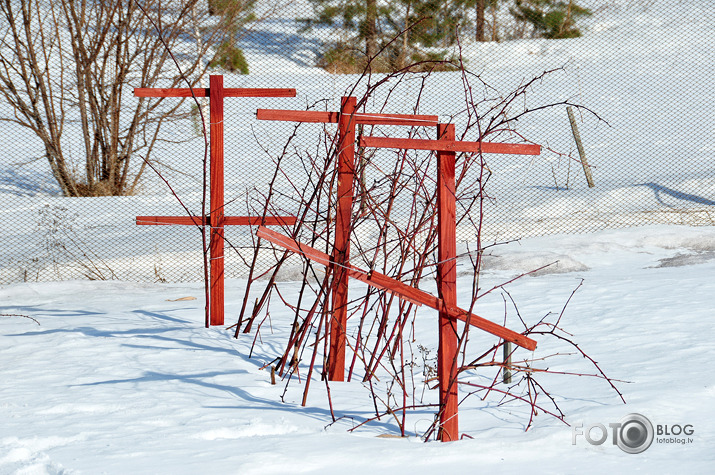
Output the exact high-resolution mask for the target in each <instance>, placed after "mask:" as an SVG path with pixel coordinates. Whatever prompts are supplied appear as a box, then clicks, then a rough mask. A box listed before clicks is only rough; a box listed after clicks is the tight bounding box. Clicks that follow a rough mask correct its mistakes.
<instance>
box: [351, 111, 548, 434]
mask: <svg viewBox="0 0 715 475" xmlns="http://www.w3.org/2000/svg"><path fill="white" fill-rule="evenodd" d="M437 135H438V137H440V139H439V140H421V139H398V138H385V137H361V139H360V146H362V147H380V148H399V149H416V150H432V151H436V152H437V169H438V172H437V226H438V230H437V238H438V243H437V246H438V248H437V249H438V250H437V260H438V264H437V289H438V293H439V299H440V301H441V302H442V303H443V305H442V306H441V307H440V308H438V309H437V310H439V347H438V349H437V376H438V379H439V403H440V428H439V432H438V438H439V439H440V440H442V441H449V440H457V439H458V438H459V424H458V419H457V408H458V407H457V406H458V403H459V400H458V397H457V352H458V350H459V337H458V333H457V326H456V324H457V318H459V317H458V316H455V315H454V314H453V313H452V312H450V309H452V308H458V307H457V261H456V260H457V237H456V230H457V222H456V209H457V207H456V195H455V191H456V190H455V157H456V153H455V152H472V153H478V152H483V153H500V154H518V155H539V153H541V147H540V146H538V145H523V144H505V143H488V142H460V141H456V140H455V132H454V124H439V125H438V126H437ZM433 308H434V307H433ZM469 323H472V321H471V319H470V320H469ZM477 326H479V325H477ZM480 328H482V329H483V330H486V331H490V330H488V329H487V328H484V327H480ZM500 328H502V327H500ZM504 330H506V329H504ZM507 331H510V330H507ZM490 333H494V334H495V335H498V334H497V333H495V332H493V331H490ZM498 336H501V337H502V338H504V339H505V340H507V341H509V340H510V338H506V337H505V336H503V335H498ZM520 336H521V337H522V338H526V337H524V336H523V335H520ZM527 340H529V341H528V344H524V342H523V340H522V342H521V343H520V342H519V341H516V340H514V339H511V341H513V342H514V343H516V344H517V345H520V346H523V347H525V348H528V349H530V350H533V349H534V348H536V342H535V341H533V340H530V339H527Z"/></svg>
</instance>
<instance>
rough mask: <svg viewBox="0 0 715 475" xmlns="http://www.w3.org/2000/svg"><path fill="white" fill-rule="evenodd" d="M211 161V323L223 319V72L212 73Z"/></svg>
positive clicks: (221, 322) (216, 323) (219, 322)
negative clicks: (220, 73)
mask: <svg viewBox="0 0 715 475" xmlns="http://www.w3.org/2000/svg"><path fill="white" fill-rule="evenodd" d="M209 91H210V93H211V95H210V98H209V116H210V121H209V123H210V124H211V125H210V142H209V145H210V164H209V175H210V176H209V179H210V183H209V192H210V197H209V200H210V206H211V212H210V213H211V214H210V220H211V234H210V236H211V240H210V241H209V251H210V256H211V263H210V277H211V278H210V281H211V282H210V286H211V302H210V309H209V313H210V315H211V325H223V322H224V260H223V256H224V252H223V246H224V230H223V221H224V181H223V178H224V172H223V98H224V90H223V76H220V75H212V76H209Z"/></svg>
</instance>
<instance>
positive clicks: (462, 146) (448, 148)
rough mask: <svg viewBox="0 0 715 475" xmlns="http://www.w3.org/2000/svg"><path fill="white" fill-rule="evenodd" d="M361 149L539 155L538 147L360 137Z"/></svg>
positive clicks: (539, 149) (512, 144)
mask: <svg viewBox="0 0 715 475" xmlns="http://www.w3.org/2000/svg"><path fill="white" fill-rule="evenodd" d="M360 146H361V147H378V148H399V149H412V150H433V151H438V152H440V151H441V152H472V153H477V152H479V151H481V152H482V153H502V154H510V155H539V154H540V153H541V146H540V145H532V144H516V143H493V142H461V141H449V140H425V139H401V138H392V137H360Z"/></svg>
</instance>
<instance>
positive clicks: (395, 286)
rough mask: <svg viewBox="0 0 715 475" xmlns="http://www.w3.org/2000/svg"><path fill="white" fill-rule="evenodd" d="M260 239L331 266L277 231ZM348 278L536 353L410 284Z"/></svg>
mask: <svg viewBox="0 0 715 475" xmlns="http://www.w3.org/2000/svg"><path fill="white" fill-rule="evenodd" d="M257 235H258V237H261V238H263V239H266V240H268V241H270V242H272V243H273V244H276V245H278V246H281V247H284V248H286V249H288V250H289V251H293V252H296V253H298V254H302V255H303V256H305V257H307V258H308V259H310V260H313V261H315V262H317V263H319V264H323V265H325V266H328V265H330V264H331V261H330V257H329V256H328V255H327V254H325V253H323V252H320V251H318V250H317V249H314V248H312V247H310V246H306V245H305V244H300V243H298V242H296V241H294V240H293V239H291V238H289V237H287V236H284V235H282V234H279V233H277V232H275V231H271V230H270V229H268V228H265V227H263V226H260V227H259V228H258V232H257ZM348 275H349V276H350V277H352V278H354V279H357V280H360V281H362V282H365V283H366V284H368V285H371V286H373V287H377V288H379V289H382V290H385V291H387V292H390V293H393V294H396V295H398V296H399V297H400V298H402V299H403V300H407V301H409V302H412V303H415V304H417V305H421V304H424V305H426V306H428V307H431V308H433V309H435V310H440V311H444V312H446V313H447V314H449V316H450V317H452V318H456V319H458V320H461V321H463V322H468V323H469V324H470V325H473V326H475V327H477V328H479V329H481V330H484V331H486V332H487V333H491V334H492V335H496V336H498V337H499V338H502V339H504V340H506V341H510V342H512V343H514V344H516V345H519V346H521V347H522V348H526V349H527V350H532V351H533V350H535V349H536V341H534V340H532V339H531V338H529V337H527V336H525V335H522V334H521V333H517V332H515V331H513V330H509V329H508V328H505V327H503V326H501V325H499V324H497V323H494V322H491V321H489V320H487V319H485V318H482V317H480V316H477V315H474V314H473V313H469V312H467V311H466V310H463V309H461V308H459V307H456V306H445V305H444V302H443V301H442V300H441V299H439V298H437V297H435V296H434V295H432V294H429V293H427V292H424V291H422V290H420V289H417V288H415V287H411V286H409V285H407V284H404V283H402V282H400V281H399V280H395V279H393V278H391V277H388V276H386V275H384V274H380V273H378V272H372V271H371V272H364V271H362V270H360V269H358V268H356V267H354V266H349V267H348Z"/></svg>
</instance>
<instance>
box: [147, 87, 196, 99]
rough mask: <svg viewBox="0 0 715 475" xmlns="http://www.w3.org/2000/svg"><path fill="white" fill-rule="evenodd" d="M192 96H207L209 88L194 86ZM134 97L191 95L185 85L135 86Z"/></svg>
mask: <svg viewBox="0 0 715 475" xmlns="http://www.w3.org/2000/svg"><path fill="white" fill-rule="evenodd" d="M193 90H194V94H193V95H194V96H196V97H208V96H209V90H208V89H206V88H203V87H195V88H194V89H193ZM134 96H135V97H192V95H191V89H189V88H186V87H175V88H163V87H135V88H134Z"/></svg>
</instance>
